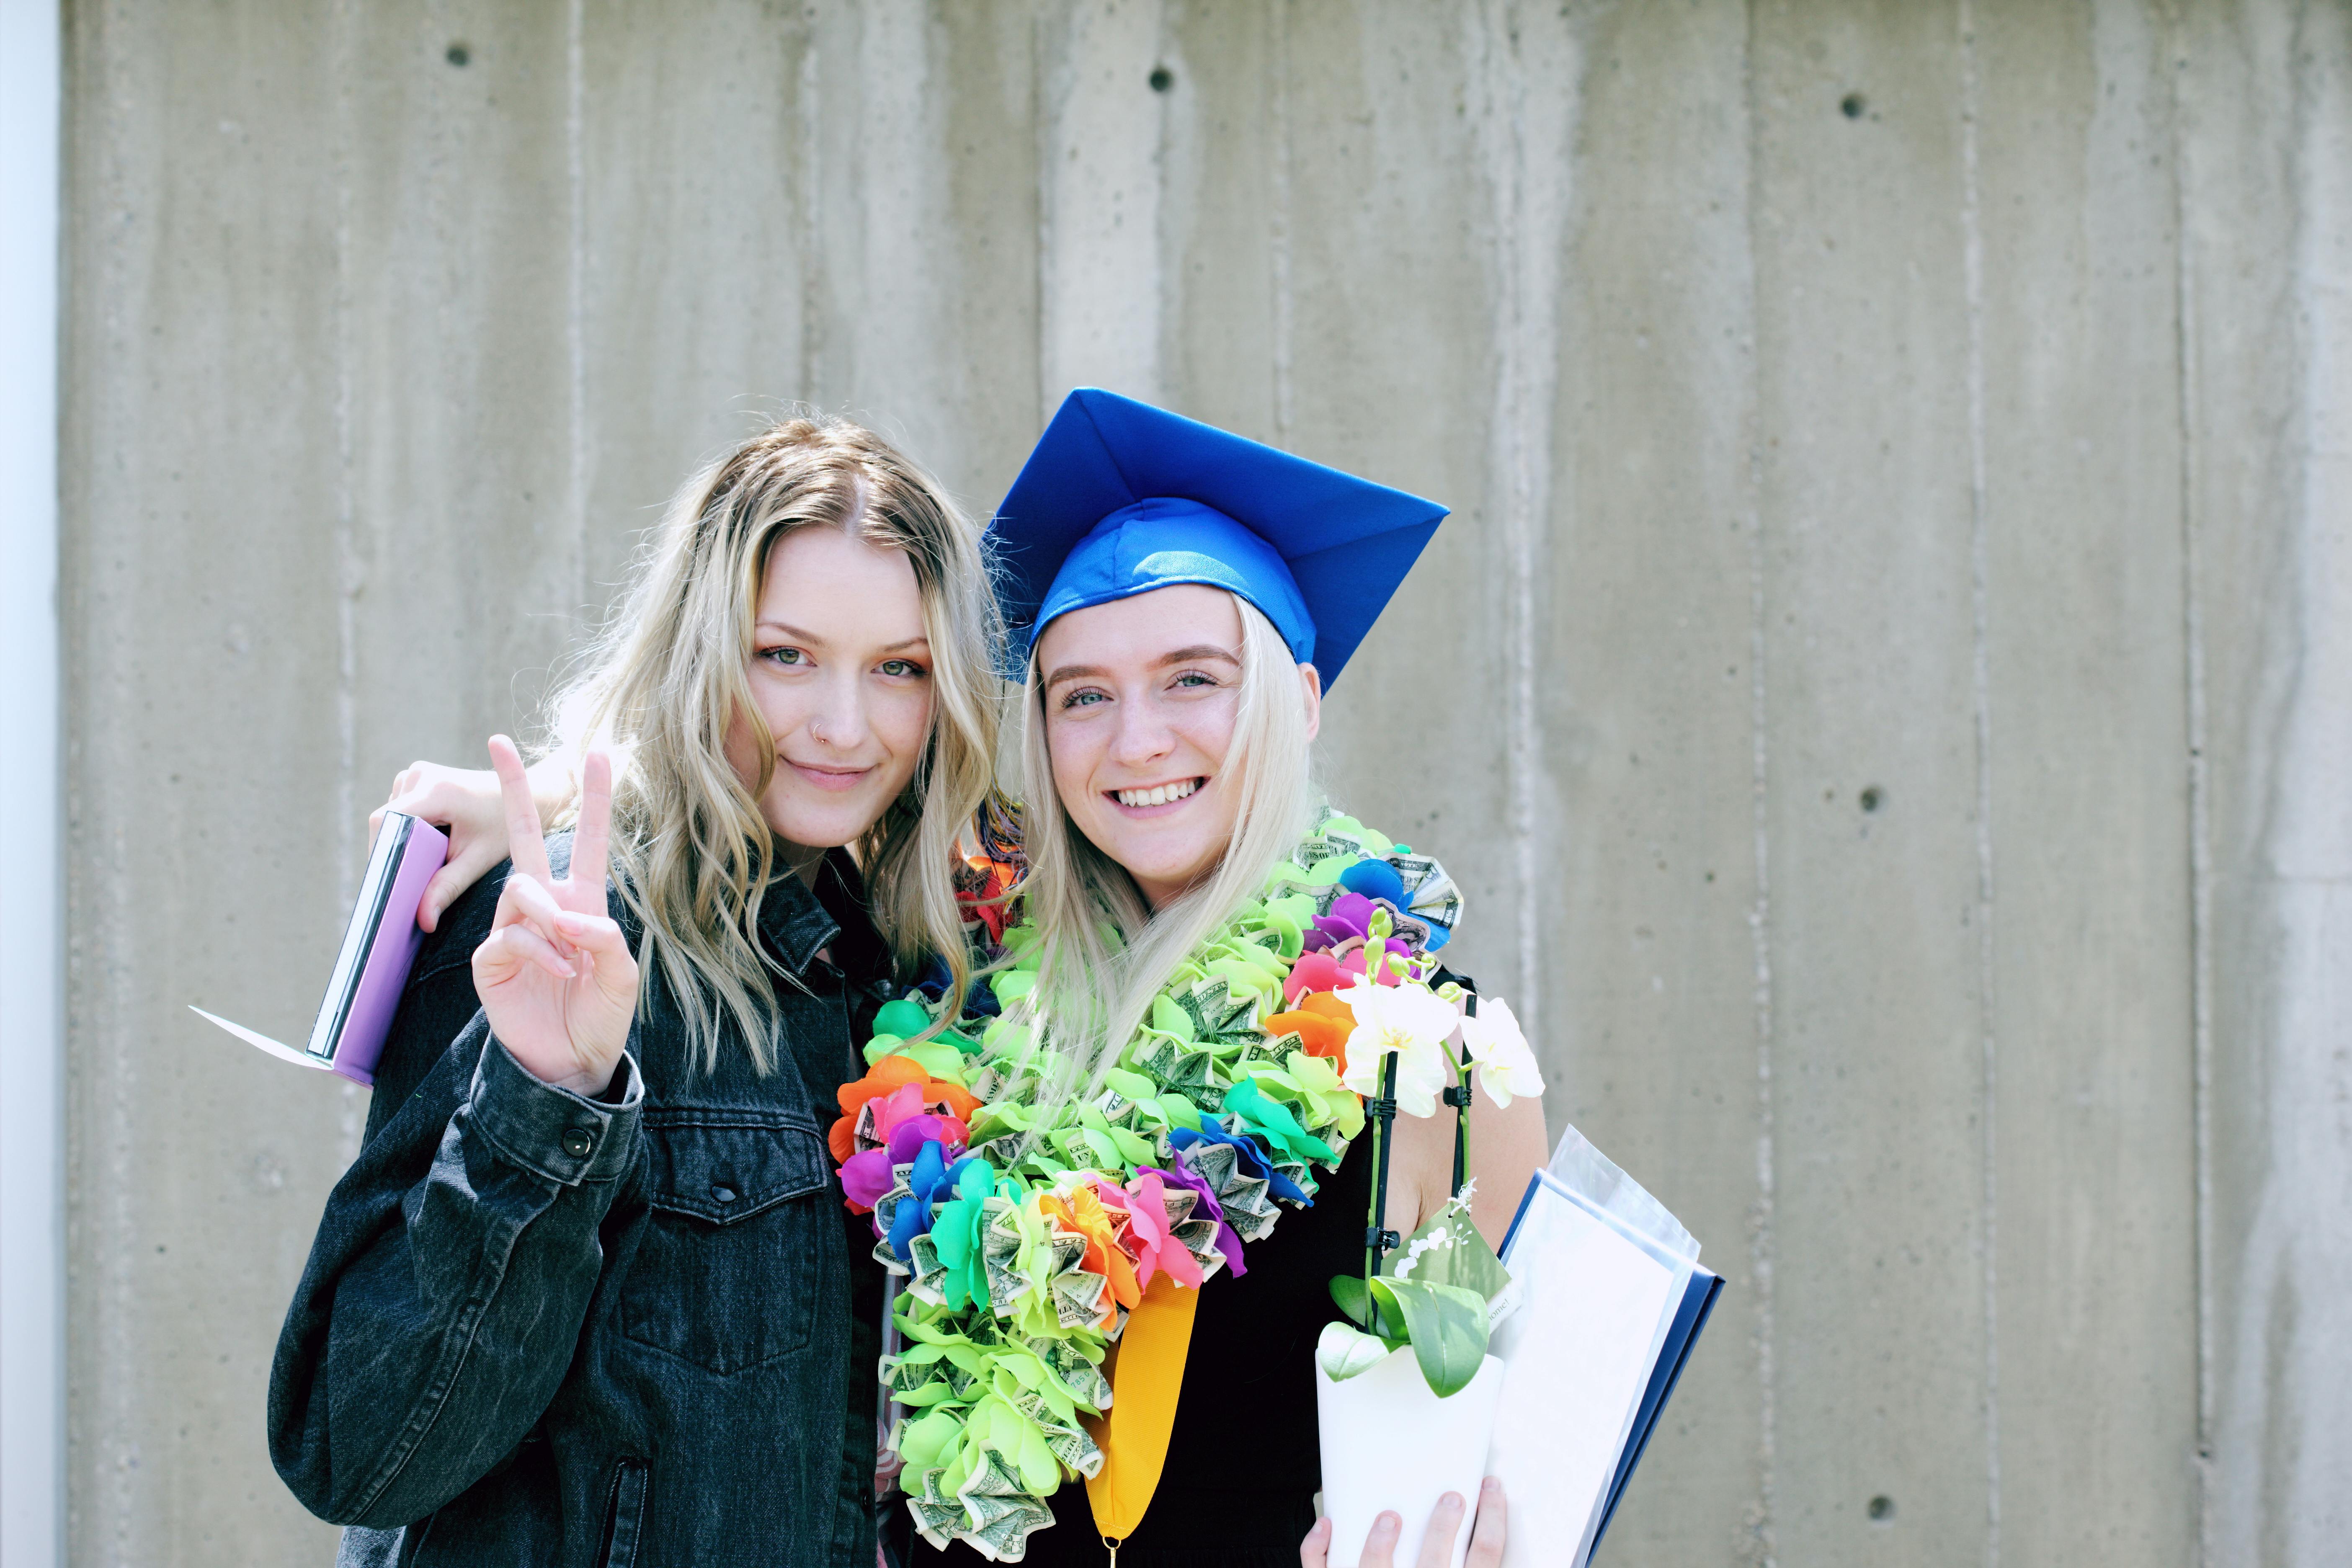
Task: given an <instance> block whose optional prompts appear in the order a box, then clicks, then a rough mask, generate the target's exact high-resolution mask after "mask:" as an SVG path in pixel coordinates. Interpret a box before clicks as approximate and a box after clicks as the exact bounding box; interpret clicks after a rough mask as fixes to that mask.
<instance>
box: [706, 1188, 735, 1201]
mask: <svg viewBox="0 0 2352 1568" xmlns="http://www.w3.org/2000/svg"><path fill="white" fill-rule="evenodd" d="M710 1201H711V1202H713V1203H719V1204H731V1203H733V1202H734V1201H735V1189H734V1188H732V1187H713V1188H711V1189H710Z"/></svg>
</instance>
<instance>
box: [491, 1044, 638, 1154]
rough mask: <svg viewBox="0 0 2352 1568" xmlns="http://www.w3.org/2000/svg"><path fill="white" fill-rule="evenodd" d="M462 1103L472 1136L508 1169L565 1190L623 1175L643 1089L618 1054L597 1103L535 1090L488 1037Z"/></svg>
mask: <svg viewBox="0 0 2352 1568" xmlns="http://www.w3.org/2000/svg"><path fill="white" fill-rule="evenodd" d="M467 1099H468V1100H469V1101H470V1112H469V1115H468V1117H467V1121H468V1123H469V1125H470V1126H471V1127H472V1129H473V1130H474V1131H478V1132H480V1133H481V1134H483V1135H484V1136H485V1137H487V1138H488V1139H489V1141H490V1142H492V1143H494V1144H496V1145H497V1146H498V1148H499V1152H501V1153H503V1154H505V1155H506V1156H507V1158H509V1160H512V1161H513V1162H514V1163H516V1164H518V1165H520V1166H522V1167H523V1168H524V1169H526V1170H530V1171H535V1172H537V1173H539V1174H541V1175H542V1176H545V1177H546V1178H547V1179H548V1180H549V1181H551V1182H554V1183H556V1184H559V1185H562V1186H567V1187H569V1186H575V1185H577V1184H580V1183H582V1182H609V1181H612V1180H614V1178H616V1177H618V1176H619V1175H620V1174H621V1173H623V1172H625V1171H626V1170H627V1169H628V1166H629V1162H630V1160H631V1159H632V1158H633V1157H634V1156H635V1152H636V1134H637V1112H638V1109H639V1107H641V1106H642V1105H644V1103H645V1099H646V1084H645V1078H644V1076H643V1075H642V1074H640V1073H639V1072H638V1071H637V1065H636V1063H635V1061H634V1060H633V1059H632V1058H630V1056H629V1054H628V1053H627V1052H626V1051H624V1052H622V1053H621V1059H620V1060H619V1061H618V1062H617V1063H615V1064H614V1068H613V1082H612V1084H611V1085H610V1086H609V1087H608V1088H607V1089H605V1091H604V1096H603V1097H601V1098H599V1099H595V1100H590V1099H588V1098H587V1097H585V1096H584V1095H579V1094H574V1093H573V1092H572V1090H570V1089H558V1088H556V1087H555V1086H554V1085H552V1084H548V1083H541V1081H540V1080H539V1079H536V1078H534V1077H532V1076H531V1074H530V1071H529V1069H527V1068H524V1067H523V1065H522V1064H521V1063H520V1062H518V1061H516V1060H515V1059H514V1058H513V1057H512V1056H511V1055H510V1054H509V1052H508V1050H507V1047H506V1046H505V1044H504V1042H502V1041H501V1040H499V1037H497V1036H496V1035H493V1036H491V1037H490V1038H489V1042H488V1048H486V1049H485V1050H484V1051H483V1052H482V1059H481V1063H480V1065H479V1066H478V1067H477V1068H475V1069H474V1084H473V1089H472V1091H471V1093H470V1094H469V1095H468V1096H467Z"/></svg>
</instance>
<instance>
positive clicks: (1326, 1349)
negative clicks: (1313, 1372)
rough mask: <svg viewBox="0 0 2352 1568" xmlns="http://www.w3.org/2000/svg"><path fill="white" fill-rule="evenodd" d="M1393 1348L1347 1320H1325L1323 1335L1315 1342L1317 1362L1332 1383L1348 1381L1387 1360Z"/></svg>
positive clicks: (1377, 1336)
mask: <svg viewBox="0 0 2352 1568" xmlns="http://www.w3.org/2000/svg"><path fill="white" fill-rule="evenodd" d="M1394 1349H1395V1347H1394V1346H1392V1345H1391V1344H1390V1343H1389V1342H1388V1341H1386V1340H1384V1339H1381V1337H1380V1336H1379V1335H1378V1334H1368V1333H1366V1332H1364V1331H1363V1330H1361V1329H1351V1328H1349V1326H1348V1325H1347V1324H1345V1323H1326V1324H1324V1325H1323V1335H1322V1337H1321V1338H1320V1339H1318V1340H1317V1341H1316V1342H1315V1364H1316V1365H1318V1366H1319V1367H1321V1368H1322V1369H1323V1375H1324V1376H1326V1377H1328V1378H1329V1379H1330V1380H1331V1381H1332V1382H1334V1383H1345V1382H1347V1381H1348V1380H1349V1378H1351V1377H1356V1376H1359V1375H1360V1374H1361V1373H1368V1372H1370V1371H1371V1370H1372V1368H1374V1367H1376V1366H1378V1365H1380V1364H1381V1363H1382V1362H1384V1361H1386V1360H1388V1359H1389V1355H1390V1353H1391V1352H1392V1351H1393V1350H1394Z"/></svg>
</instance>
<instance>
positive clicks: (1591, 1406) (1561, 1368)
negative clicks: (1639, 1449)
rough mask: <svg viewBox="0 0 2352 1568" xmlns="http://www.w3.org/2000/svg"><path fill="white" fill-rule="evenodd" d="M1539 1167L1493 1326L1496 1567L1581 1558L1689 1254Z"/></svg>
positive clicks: (1533, 1567)
mask: <svg viewBox="0 0 2352 1568" xmlns="http://www.w3.org/2000/svg"><path fill="white" fill-rule="evenodd" d="M1621 1224H1622V1222H1620V1223H1619V1224H1612V1223H1611V1222H1610V1221H1609V1220H1607V1219H1604V1218H1603V1217H1601V1215H1598V1214H1596V1213H1594V1212H1593V1211H1592V1210H1591V1208H1589V1207H1587V1206H1586V1205H1585V1204H1583V1203H1580V1202H1579V1201H1578V1200H1577V1198H1576V1197H1575V1196H1574V1194H1571V1193H1570V1191H1569V1189H1568V1188H1567V1187H1566V1186H1564V1185H1563V1184H1560V1182H1559V1180H1558V1179H1557V1178H1555V1177H1553V1176H1551V1175H1550V1174H1549V1173H1544V1174H1542V1175H1540V1176H1539V1177H1538V1182H1537V1186H1536V1190H1535V1191H1533V1192H1531V1193H1530V1194H1529V1195H1528V1205H1527V1208H1526V1210H1525V1212H1524V1213H1523V1214H1522V1215H1520V1218H1519V1221H1518V1226H1517V1229H1516V1230H1515V1231H1514V1233H1513V1235H1512V1237H1511V1243H1510V1250H1509V1251H1508V1252H1507V1254H1506V1255H1505V1260H1506V1262H1507V1264H1508V1265H1509V1267H1510V1270H1511V1273H1512V1275H1513V1277H1514V1278H1515V1279H1517V1282H1518V1285H1519V1288H1520V1290H1521V1292H1522V1295H1521V1304H1520V1307H1519V1309H1518V1310H1517V1311H1516V1312H1514V1313H1513V1314H1512V1315H1511V1317H1510V1318H1509V1319H1508V1320H1507V1321H1505V1322H1504V1323H1503V1324H1502V1326H1501V1327H1500V1328H1498V1329H1497V1330H1496V1332H1495V1340H1494V1345H1493V1351H1494V1353H1495V1354H1496V1356H1498V1357H1500V1358H1501V1359H1502V1361H1503V1363H1504V1381H1503V1394H1502V1401H1501V1404H1500V1405H1499V1407H1498V1408H1497V1409H1496V1415H1495V1437H1494V1445H1493V1447H1492V1448H1491V1449H1490V1450H1489V1452H1488V1455H1487V1459H1486V1470H1487V1473H1488V1474H1489V1475H1492V1476H1495V1477H1496V1478H1498V1479H1500V1480H1501V1481H1502V1483H1503V1495H1504V1496H1505V1497H1506V1498H1507V1499H1509V1500H1510V1510H1511V1527H1510V1531H1509V1538H1508V1542H1507V1545H1506V1546H1505V1548H1504V1552H1503V1564H1504V1568H1561V1565H1562V1564H1571V1565H1573V1568H1581V1565H1582V1564H1583V1563H1584V1561H1585V1559H1586V1557H1587V1556H1588V1555H1589V1554H1590V1552H1591V1545H1592V1540H1591V1537H1592V1528H1593V1525H1594V1523H1595V1517H1596V1515H1597V1514H1598V1512H1599V1510H1600V1505H1601V1501H1602V1500H1603V1499H1604V1498H1605V1496H1606V1492H1607V1488H1608V1486H1609V1483H1610V1481H1611V1479H1612V1478H1613V1477H1614V1475H1615V1474H1616V1468H1617V1458H1618V1455H1619V1453H1620V1451H1621V1450H1622V1446H1623V1443H1624V1437H1625V1432H1626V1429H1627V1427H1628V1426H1629V1425H1630V1424H1631V1422H1632V1420H1633V1415H1634V1411H1635V1408H1636V1407H1637V1406H1638V1405H1639V1404H1640V1402H1641V1398H1642V1391H1643V1387H1644V1386H1645V1385H1646V1384H1648V1382H1649V1376H1650V1368H1651V1365H1652V1364H1653V1363H1654V1362H1655V1360H1656V1359H1657V1346H1658V1339H1659V1336H1660V1335H1661V1334H1662V1333H1663V1332H1664V1330H1665V1327H1666V1324H1667V1322H1668V1321H1669V1320H1670V1318H1671V1316H1672V1313H1671V1310H1670V1308H1671V1305H1672V1304H1673V1303H1675V1302H1678V1301H1679V1300H1681V1295H1682V1283H1683V1281H1685V1280H1686V1279H1688V1278H1689V1274H1690V1265H1689V1263H1688V1262H1687V1261H1679V1262H1678V1261H1677V1260H1675V1259H1674V1258H1671V1257H1670V1256H1668V1255H1665V1254H1664V1253H1663V1252H1662V1250H1661V1249H1660V1248H1658V1247H1657V1246H1656V1244H1655V1243H1649V1244H1648V1245H1643V1242H1640V1241H1636V1240H1635V1239H1634V1238H1633V1236H1632V1235H1631V1233H1630V1232H1629V1231H1628V1230H1626V1229H1623V1228H1621Z"/></svg>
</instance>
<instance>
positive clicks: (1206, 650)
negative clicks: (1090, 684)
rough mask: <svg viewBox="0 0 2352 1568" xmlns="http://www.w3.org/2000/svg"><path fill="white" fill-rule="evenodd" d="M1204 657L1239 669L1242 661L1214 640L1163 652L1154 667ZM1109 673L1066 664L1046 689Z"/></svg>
mask: <svg viewBox="0 0 2352 1568" xmlns="http://www.w3.org/2000/svg"><path fill="white" fill-rule="evenodd" d="M1202 658H1221V659H1223V660H1224V661H1225V662H1226V663H1227V664H1230V665H1232V666H1234V668H1237V669H1238V668H1241V662H1242V661H1241V658H1240V656H1239V655H1237V654H1235V653H1234V652H1233V651H1232V650H1231V649H1229V648H1222V647H1218V646H1217V645H1216V644H1214V643H1212V642H1203V643H1194V644H1193V645H1192V647H1180V648H1178V649H1177V650H1176V651H1175V652H1174V653H1170V654H1162V655H1161V656H1160V658H1159V659H1157V660H1156V661H1155V662H1154V663H1153V665H1152V668H1154V669H1165V668H1168V667H1169V666H1170V665H1171V664H1191V663H1192V661H1193V660H1195V659H1202ZM1109 673H1110V671H1108V670H1107V669H1105V668H1103V667H1102V666H1100V665H1098V664H1066V665H1064V666H1062V667H1061V668H1059V669H1056V670H1055V671H1054V673H1053V674H1051V675H1049V676H1047V677H1046V678H1045V689H1047V690H1048V691H1050V690H1052V689H1054V688H1055V687H1056V686H1059V685H1061V684H1062V682H1064V681H1065V680H1093V679H1098V678H1100V677H1102V676H1106V675H1108V674H1109Z"/></svg>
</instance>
